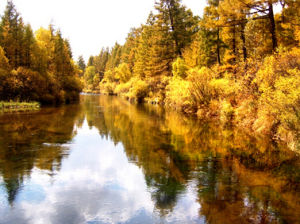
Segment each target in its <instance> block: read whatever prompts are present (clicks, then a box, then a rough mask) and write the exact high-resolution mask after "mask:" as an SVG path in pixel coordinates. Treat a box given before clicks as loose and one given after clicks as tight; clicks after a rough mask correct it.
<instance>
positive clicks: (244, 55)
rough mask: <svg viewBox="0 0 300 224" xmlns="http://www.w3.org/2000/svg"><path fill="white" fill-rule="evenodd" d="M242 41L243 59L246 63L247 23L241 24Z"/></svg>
mask: <svg viewBox="0 0 300 224" xmlns="http://www.w3.org/2000/svg"><path fill="white" fill-rule="evenodd" d="M241 39H242V42H243V58H244V62H245V61H246V60H247V48H246V38H245V23H244V22H242V24H241Z"/></svg>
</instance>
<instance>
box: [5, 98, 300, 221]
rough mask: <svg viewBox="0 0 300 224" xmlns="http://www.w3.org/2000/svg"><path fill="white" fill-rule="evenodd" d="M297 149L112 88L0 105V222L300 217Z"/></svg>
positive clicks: (265, 219)
mask: <svg viewBox="0 0 300 224" xmlns="http://www.w3.org/2000/svg"><path fill="white" fill-rule="evenodd" d="M299 161H300V159H299V156H298V154H297V153H296V152H292V151H290V150H288V149H287V148H286V147H284V146H281V145H279V144H274V143H271V142H269V141H268V140H267V139H254V138H251V137H249V136H247V135H246V134H244V133H243V132H242V131H241V130H236V129H233V128H232V127H221V126H220V125H218V124H216V123H207V122H204V121H200V120H195V119H193V118H189V117H183V116H182V115H180V114H178V113H175V112H171V111H164V110H163V109H162V108H160V107H156V106H147V105H144V106H141V105H139V106H137V105H133V104H130V103H129V102H127V101H125V100H122V99H120V98H117V97H108V96H91V95H83V96H81V101H80V103H78V104H76V105H69V106H62V107H56V108H54V107H53V108H43V109H41V110H40V111H38V112H27V113H19V114H0V223H16V224H17V223H22V224H23V223H30V224H31V223H34V224H35V223H54V224H56V223H57V224H60V223H93V224H95V223H101V224H102V223H211V224H213V223H225V224H226V223H228V224H229V223H230V224H234V223H239V224H241V223H300V162H299Z"/></svg>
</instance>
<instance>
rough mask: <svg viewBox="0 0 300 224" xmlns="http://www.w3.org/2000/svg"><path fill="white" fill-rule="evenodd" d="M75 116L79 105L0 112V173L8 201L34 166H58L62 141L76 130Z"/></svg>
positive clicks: (79, 113) (64, 149) (56, 168)
mask: <svg viewBox="0 0 300 224" xmlns="http://www.w3.org/2000/svg"><path fill="white" fill-rule="evenodd" d="M79 116H84V114H82V110H81V107H80V106H79V105H70V106H65V107H60V108H45V109H42V110H41V111H39V112H34V113H20V114H4V115H1V116H0V133H1V135H0V174H1V176H2V177H3V181H4V186H5V189H6V191H7V195H8V201H9V203H10V204H11V205H12V204H13V201H14V200H15V198H16V195H17V193H18V191H19V189H20V188H21V187H22V183H23V180H24V178H26V177H29V176H30V174H31V171H32V169H33V168H34V167H37V168H39V169H43V170H47V171H48V173H49V175H54V174H55V172H58V171H59V170H60V167H61V162H62V159H63V157H65V156H67V155H68V149H69V148H68V147H67V146H64V145H63V144H64V143H68V142H69V141H70V140H71V139H72V138H73V137H74V135H75V134H76V129H75V126H74V124H75V122H76V121H77V119H78V117H79Z"/></svg>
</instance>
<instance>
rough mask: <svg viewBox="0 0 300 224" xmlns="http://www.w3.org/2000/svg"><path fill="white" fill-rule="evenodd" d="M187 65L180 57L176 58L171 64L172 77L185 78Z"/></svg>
mask: <svg viewBox="0 0 300 224" xmlns="http://www.w3.org/2000/svg"><path fill="white" fill-rule="evenodd" d="M187 71H188V67H187V65H186V64H185V61H184V60H183V59H182V58H177V59H176V60H175V61H174V62H173V64H172V73H173V76H174V77H181V78H185V77H186V75H187V74H186V73H187Z"/></svg>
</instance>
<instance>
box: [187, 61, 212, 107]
mask: <svg viewBox="0 0 300 224" xmlns="http://www.w3.org/2000/svg"><path fill="white" fill-rule="evenodd" d="M213 78H214V74H213V73H212V71H211V70H210V69H208V68H206V67H202V68H201V69H197V68H193V69H190V70H189V71H188V81H190V83H191V84H190V93H191V96H192V99H193V100H194V103H195V104H196V105H198V106H200V105H206V106H207V105H208V104H209V102H210V100H211V99H212V98H213V95H214V90H213V89H212V87H211V85H210V81H211V80H212V79H213Z"/></svg>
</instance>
